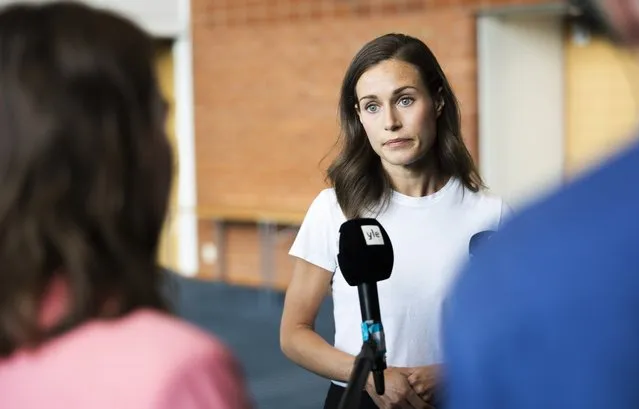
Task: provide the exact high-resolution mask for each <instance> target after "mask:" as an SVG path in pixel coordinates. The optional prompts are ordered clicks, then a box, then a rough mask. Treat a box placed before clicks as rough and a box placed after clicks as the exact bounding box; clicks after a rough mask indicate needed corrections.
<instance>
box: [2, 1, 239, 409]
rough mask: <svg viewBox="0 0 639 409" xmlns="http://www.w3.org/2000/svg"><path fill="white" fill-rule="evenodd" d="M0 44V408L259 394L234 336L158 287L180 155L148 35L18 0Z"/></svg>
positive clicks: (184, 404) (141, 405)
mask: <svg viewBox="0 0 639 409" xmlns="http://www.w3.org/2000/svg"><path fill="white" fill-rule="evenodd" d="M0 53H1V56H0V186H2V194H0V266H2V268H0V407H3V408H20V409H40V408H44V407H46V408H60V409H80V408H82V409H84V408H92V409H107V408H108V409H112V408H119V409H164V408H166V409H169V408H170V409H173V408H181V409H198V408H212V407H214V408H223V409H242V408H247V407H249V405H248V400H247V397H246V395H245V390H244V384H243V379H242V374H241V371H240V368H239V366H238V363H237V362H236V360H235V358H234V357H233V356H232V355H231V354H230V353H229V350H228V349H227V348H226V347H225V346H223V345H221V344H220V343H219V342H218V341H217V340H215V339H212V338H210V337H209V336H207V335H206V334H205V333H204V332H200V331H199V330H197V329H196V328H194V327H191V326H189V325H187V324H186V323H182V322H180V321H178V320H177V319H175V318H172V317H171V316H169V315H168V314H167V313H166V306H165V302H164V300H163V299H162V296H161V293H162V288H161V282H160V277H161V275H160V271H159V268H158V265H157V262H156V260H157V257H156V253H157V250H158V240H159V236H160V232H161V229H162V225H163V223H164V220H165V217H166V212H167V203H168V199H169V191H170V186H171V179H172V174H173V170H172V165H173V159H172V157H171V148H170V145H169V142H168V140H167V137H166V135H165V131H164V129H165V119H166V109H167V106H166V103H165V101H164V100H163V99H162V97H161V95H160V90H159V86H158V81H157V78H156V72H155V69H154V44H153V41H152V40H151V38H150V37H149V36H148V35H147V34H146V33H144V32H143V31H141V30H140V29H139V28H138V27H136V26H135V25H133V24H132V23H131V22H129V21H127V20H125V19H123V18H121V17H119V16H117V15H115V14H112V13H109V12H106V11H99V10H97V9H92V8H89V7H87V6H82V5H79V4H74V3H57V2H54V3H47V4H46V5H13V6H9V7H6V8H3V9H1V10H0Z"/></svg>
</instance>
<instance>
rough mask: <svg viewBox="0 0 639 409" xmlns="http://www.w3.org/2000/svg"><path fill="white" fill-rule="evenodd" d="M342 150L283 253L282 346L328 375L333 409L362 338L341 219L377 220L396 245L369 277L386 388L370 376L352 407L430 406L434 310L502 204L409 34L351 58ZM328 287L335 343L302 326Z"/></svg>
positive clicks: (425, 54)
mask: <svg viewBox="0 0 639 409" xmlns="http://www.w3.org/2000/svg"><path fill="white" fill-rule="evenodd" d="M339 108H340V117H341V127H342V136H343V141H342V149H341V152H340V153H339V155H338V156H337V158H336V159H335V161H334V162H333V163H332V164H331V166H330V167H329V169H328V179H329V180H330V182H331V185H332V188H330V189H326V190H324V191H322V192H320V194H319V195H318V196H317V197H316V199H315V200H314V201H313V203H312V204H311V206H310V208H309V210H308V213H307V215H306V217H305V219H304V222H303V224H302V226H301V228H300V231H299V233H298V236H297V238H296V240H295V242H294V244H293V246H292V248H291V250H290V254H291V255H293V256H295V257H296V264H295V268H294V273H293V277H292V280H291V283H290V285H289V288H288V290H287V294H286V301H285V306H284V312H283V316H282V323H281V331H280V336H281V346H282V350H283V351H284V353H285V354H286V355H287V356H288V357H289V358H290V359H291V360H293V361H295V362H296V363H297V364H299V365H301V366H302V367H305V368H307V369H308V370H310V371H313V372H315V373H317V374H319V375H321V376H323V377H326V378H328V379H330V380H332V381H333V382H332V384H331V387H330V389H329V392H328V395H327V397H326V402H325V406H324V407H325V408H335V407H337V405H338V403H339V400H340V398H341V395H342V393H343V392H344V386H345V385H346V383H345V382H346V381H348V379H349V377H350V374H351V369H352V367H353V363H354V356H356V355H357V354H358V353H359V351H360V349H361V345H362V338H361V332H360V331H361V330H360V325H361V316H360V308H359V300H358V295H357V289H356V288H355V287H349V286H348V285H347V283H346V282H345V280H344V278H343V277H342V275H341V273H340V272H339V266H338V264H337V261H336V260H337V243H338V240H339V238H338V231H339V227H340V225H341V224H342V223H343V222H344V221H345V220H347V219H352V218H357V217H376V218H377V219H378V220H379V221H380V223H381V224H382V225H383V226H384V227H385V229H386V230H387V232H388V234H389V236H390V239H391V241H392V243H393V248H394V251H395V263H394V268H393V272H392V275H391V277H390V278H389V279H388V280H385V281H382V282H380V283H378V291H379V304H380V309H381V314H382V323H383V325H384V329H385V334H386V342H387V344H386V345H387V362H388V365H389V369H388V370H386V371H385V374H384V377H385V384H386V392H385V394H384V395H382V396H379V395H377V394H376V393H375V388H374V384H373V382H372V378H370V377H369V382H368V384H367V388H366V391H367V393H363V396H362V403H361V406H360V407H361V408H375V407H380V408H391V407H392V408H396V407H399V408H430V407H433V405H435V397H434V396H433V392H434V388H435V387H436V384H437V379H438V372H439V370H440V366H439V365H440V364H441V350H440V342H439V315H440V309H441V304H442V301H443V298H444V296H445V293H446V289H447V286H448V284H449V282H450V281H451V279H452V278H453V277H454V274H455V272H456V271H457V269H458V266H459V265H460V263H461V262H463V261H464V260H465V259H466V257H465V256H466V255H467V254H468V245H469V240H470V237H472V236H473V235H474V234H475V233H477V232H480V231H484V230H489V229H495V228H496V227H497V226H498V225H499V223H500V222H501V219H502V214H503V213H504V211H505V209H506V207H505V205H504V204H503V203H502V201H501V200H500V199H499V198H497V197H493V196H491V195H489V194H487V193H486V192H484V191H483V182H482V180H481V178H480V176H479V174H478V172H477V170H476V167H475V165H474V163H473V160H472V158H471V156H470V154H469V152H468V151H467V149H466V147H465V145H464V142H463V140H462V136H461V128H460V116H459V109H458V104H457V100H456V98H455V95H454V93H453V90H452V89H451V86H450V84H449V83H448V80H447V79H446V76H445V75H444V73H443V71H442V69H441V67H440V66H439V63H438V62H437V60H436V58H435V56H434V55H433V54H432V52H431V51H430V50H429V49H428V47H427V46H426V45H425V44H424V43H423V42H421V41H420V40H418V39H416V38H413V37H410V36H406V35H401V34H388V35H384V36H381V37H379V38H376V39H374V40H373V41H371V42H369V43H368V44H366V45H365V46H364V47H363V48H362V49H361V50H360V51H359V52H358V53H357V55H356V56H355V57H354V59H353V61H352V62H351V64H350V67H349V68H348V70H347V72H346V75H345V78H344V81H343V84H342V89H341V98H340V104H339ZM329 290H332V296H333V302H334V318H335V326H336V332H335V345H334V346H330V345H329V344H328V343H327V342H326V341H324V340H323V339H322V338H321V337H320V336H319V335H318V334H316V333H315V332H314V331H313V323H314V321H315V318H316V315H317V312H318V309H319V306H320V304H321V302H322V300H323V298H324V297H325V295H326V294H327V292H328V291H329Z"/></svg>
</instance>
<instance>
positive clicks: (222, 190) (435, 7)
mask: <svg viewBox="0 0 639 409" xmlns="http://www.w3.org/2000/svg"><path fill="white" fill-rule="evenodd" d="M543 2H544V1H543V0H542V1H540V0H519V1H512V0H511V1H509V0H492V1H488V0H485V1H479V0H475V1H473V0H262V1H260V0H226V1H223V0H193V1H192V13H193V41H194V78H195V133H196V152H197V154H196V160H197V181H198V186H197V187H198V206H201V207H206V206H218V207H219V206H221V207H234V206H235V207H237V206H241V207H249V208H255V207H259V208H266V209H272V210H288V211H300V210H305V209H306V208H307V206H308V205H309V203H310V201H311V200H312V199H313V197H314V196H315V195H316V194H317V193H318V191H319V190H320V189H321V188H322V187H323V186H324V184H323V174H322V170H323V169H324V168H325V166H326V164H327V163H328V162H327V160H324V161H323V162H322V159H323V158H324V156H325V155H326V154H329V157H328V158H330V153H329V152H330V151H331V147H332V146H333V144H334V141H335V137H336V135H337V117H336V114H337V98H338V92H339V86H340V82H341V79H342V76H343V73H344V71H345V69H346V67H347V65H348V63H349V61H350V59H351V58H352V57H353V55H354V54H355V52H356V51H357V50H358V49H359V48H360V47H361V46H362V45H363V44H364V43H365V42H366V41H369V40H370V39H372V38H374V37H376V36H378V35H380V34H383V33H386V32H390V31H395V32H404V33H407V34H411V35H414V36H417V37H419V38H421V39H422V40H424V41H425V42H426V43H427V44H428V45H429V46H430V47H431V48H432V49H433V51H434V53H435V54H436V56H437V57H438V59H439V60H440V63H441V64H442V66H443V68H444V71H445V72H446V73H447V75H448V77H449V80H450V81H451V83H452V85H453V88H454V90H455V91H456V94H457V97H458V98H459V100H460V103H461V110H462V123H463V133H464V139H465V140H466V142H467V145H468V147H469V149H470V150H471V152H472V153H473V154H474V155H476V147H477V101H476V100H477V96H476V94H477V93H476V87H477V84H476V58H475V20H474V12H475V11H476V10H477V9H478V8H479V7H486V6H494V5H509V4H525V3H543ZM293 237H294V236H293V234H292V233H290V232H288V233H286V234H284V235H282V237H280V239H279V241H278V243H277V247H278V251H277V257H276V266H277V277H278V282H279V283H280V285H281V286H284V285H285V284H286V282H287V280H288V276H289V274H290V267H291V265H290V260H288V257H287V256H286V250H287V249H288V246H289V245H290V242H291V240H292V238H293ZM211 241H214V239H213V231H212V230H211V226H210V223H208V222H207V221H205V220H201V222H200V243H201V244H202V243H205V242H211ZM227 246H228V247H227V248H228V261H227V262H228V265H227V269H228V272H229V277H230V279H231V280H232V281H235V282H242V283H246V284H258V283H259V277H258V276H257V271H258V269H259V248H258V240H257V234H256V229H255V228H252V227H250V226H238V227H235V228H231V229H230V232H229V242H228V243H227ZM201 275H202V276H208V277H213V276H214V275H215V266H214V265H206V264H204V263H201Z"/></svg>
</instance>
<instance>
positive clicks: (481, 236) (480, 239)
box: [468, 230, 496, 257]
mask: <svg viewBox="0 0 639 409" xmlns="http://www.w3.org/2000/svg"><path fill="white" fill-rule="evenodd" d="M495 233H496V232H495V231H494V230H485V231H480V232H479V233H475V234H473V235H472V237H471V238H470V242H469V243H468V254H470V256H471V257H472V256H474V255H475V254H477V249H479V247H481V246H482V245H483V243H485V242H487V241H488V240H489V239H490V238H491V237H492V236H493V234H495Z"/></svg>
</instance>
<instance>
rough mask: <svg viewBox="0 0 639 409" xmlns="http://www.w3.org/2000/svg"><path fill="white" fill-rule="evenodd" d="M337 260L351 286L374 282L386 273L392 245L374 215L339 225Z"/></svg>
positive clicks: (385, 275) (388, 272) (385, 276)
mask: <svg viewBox="0 0 639 409" xmlns="http://www.w3.org/2000/svg"><path fill="white" fill-rule="evenodd" d="M337 261H338V263H339V268H340V270H342V274H343V275H344V278H345V279H346V282H347V283H348V284H349V285H351V286H357V285H360V284H363V283H376V282H378V281H382V280H386V279H387V278H389V277H390V275H391V272H392V270H393V262H394V255H393V246H392V245H391V242H390V238H389V237H388V233H386V230H384V228H383V227H382V225H381V224H380V223H379V222H378V221H377V220H375V219H366V218H363V219H353V220H348V221H346V222H344V223H343V224H342V225H341V226H340V229H339V252H338V254H337Z"/></svg>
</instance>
